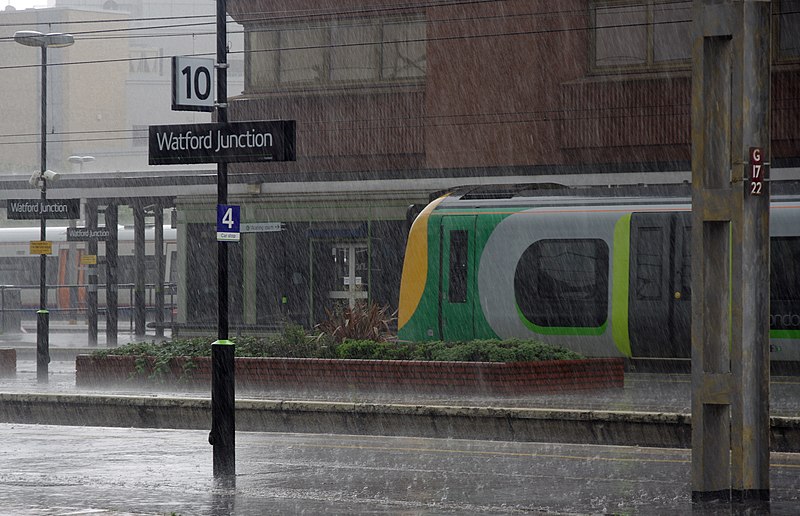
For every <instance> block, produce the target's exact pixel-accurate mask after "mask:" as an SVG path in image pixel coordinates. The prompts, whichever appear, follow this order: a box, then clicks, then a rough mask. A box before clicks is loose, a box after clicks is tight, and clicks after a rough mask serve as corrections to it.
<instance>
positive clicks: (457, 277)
mask: <svg viewBox="0 0 800 516" xmlns="http://www.w3.org/2000/svg"><path fill="white" fill-rule="evenodd" d="M468 246H469V233H467V232H466V231H463V230H456V231H451V232H450V278H449V284H448V294H447V298H448V300H449V301H450V302H451V303H466V302H467V256H468V250H469V249H468Z"/></svg>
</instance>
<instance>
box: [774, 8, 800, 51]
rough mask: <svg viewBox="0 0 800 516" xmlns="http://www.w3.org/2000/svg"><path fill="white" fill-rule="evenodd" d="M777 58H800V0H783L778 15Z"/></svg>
mask: <svg viewBox="0 0 800 516" xmlns="http://www.w3.org/2000/svg"><path fill="white" fill-rule="evenodd" d="M777 32H778V34H777V39H778V41H777V47H778V48H777V50H778V52H777V54H778V55H777V58H778V60H792V61H796V60H797V59H798V58H800V0H781V3H780V13H779V15H778V31H777Z"/></svg>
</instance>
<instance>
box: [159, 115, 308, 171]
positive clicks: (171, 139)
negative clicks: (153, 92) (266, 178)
mask: <svg viewBox="0 0 800 516" xmlns="http://www.w3.org/2000/svg"><path fill="white" fill-rule="evenodd" d="M149 157H150V159H149V163H150V164H151V165H182V164H194V163H233V162H254V161H294V159H295V122H294V120H266V121H256V122H235V123H227V124H180V125H151V126H150V135H149Z"/></svg>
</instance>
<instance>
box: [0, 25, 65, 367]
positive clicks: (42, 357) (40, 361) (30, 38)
mask: <svg viewBox="0 0 800 516" xmlns="http://www.w3.org/2000/svg"><path fill="white" fill-rule="evenodd" d="M14 41H16V42H17V43H19V44H21V45H25V46H28V47H39V48H41V49H42V103H41V118H42V138H41V169H40V172H39V173H38V174H34V176H33V177H31V183H40V186H41V191H42V206H41V207H40V210H39V214H40V217H39V221H40V227H41V231H40V239H41V240H42V241H45V240H47V222H46V221H47V216H46V214H45V210H44V205H45V204H46V202H47V181H48V180H50V181H53V180H55V179H57V178H58V174H56V173H55V172H53V171H52V170H47V48H48V47H52V48H61V47H68V46H70V45H72V44H73V43H75V38H73V37H72V35H71V34H61V33H50V34H43V33H41V32H38V31H34V30H21V31H17V32H15V33H14ZM40 256H41V260H40V262H39V263H40V265H39V271H40V272H39V310H38V312H37V313H36V379H37V380H38V382H39V383H47V376H48V375H47V367H48V364H49V363H50V336H49V332H50V320H49V316H50V314H49V312H48V311H47V285H46V282H47V255H46V254H42V255H40Z"/></svg>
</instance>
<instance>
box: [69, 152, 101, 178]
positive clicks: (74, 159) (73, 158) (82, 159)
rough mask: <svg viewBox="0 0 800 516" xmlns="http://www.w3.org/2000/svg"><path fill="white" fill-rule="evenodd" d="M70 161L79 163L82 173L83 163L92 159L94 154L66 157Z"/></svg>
mask: <svg viewBox="0 0 800 516" xmlns="http://www.w3.org/2000/svg"><path fill="white" fill-rule="evenodd" d="M67 161H69V162H70V163H80V169H79V170H80V172H81V174H83V164H84V163H91V162H92V161H94V156H70V157H68V158H67Z"/></svg>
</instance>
